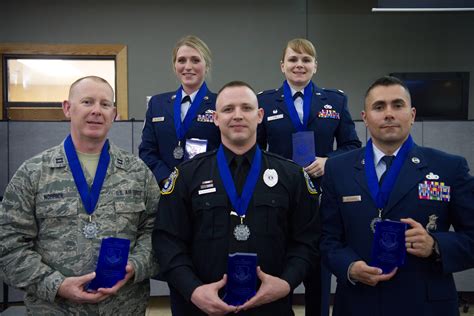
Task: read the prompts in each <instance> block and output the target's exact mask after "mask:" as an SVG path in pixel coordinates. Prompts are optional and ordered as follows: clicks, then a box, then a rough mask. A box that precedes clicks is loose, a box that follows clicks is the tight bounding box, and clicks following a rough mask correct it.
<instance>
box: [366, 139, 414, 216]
mask: <svg viewBox="0 0 474 316" xmlns="http://www.w3.org/2000/svg"><path fill="white" fill-rule="evenodd" d="M413 146H414V142H413V139H412V138H411V135H408V138H407V140H406V141H405V142H404V143H403V145H402V147H401V148H400V150H399V151H398V154H397V156H396V157H395V159H394V160H393V163H392V166H391V167H390V169H389V170H388V171H387V174H386V176H385V178H384V180H383V182H382V185H381V186H380V187H379V183H378V179H377V173H376V172H375V162H374V148H373V144H372V139H369V141H368V142H367V146H366V147H365V167H364V169H365V175H366V177H367V184H368V186H369V190H370V194H371V195H372V199H373V200H374V201H375V205H376V206H377V208H378V209H383V208H384V207H385V206H386V205H387V202H388V199H389V197H390V193H391V192H392V190H393V187H394V185H395V181H396V180H397V177H398V174H399V173H400V170H401V169H402V165H403V163H404V162H405V159H406V158H407V156H408V153H409V152H410V150H411V148H412V147H413Z"/></svg>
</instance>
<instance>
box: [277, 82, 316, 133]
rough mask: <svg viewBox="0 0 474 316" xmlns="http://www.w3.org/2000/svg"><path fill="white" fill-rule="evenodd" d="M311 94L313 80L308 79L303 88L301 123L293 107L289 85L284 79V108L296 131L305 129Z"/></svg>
mask: <svg viewBox="0 0 474 316" xmlns="http://www.w3.org/2000/svg"><path fill="white" fill-rule="evenodd" d="M312 94H313V82H312V81H310V82H309V83H308V84H307V85H306V87H305V88H304V96H303V123H301V121H300V118H299V117H298V112H297V111H296V108H295V102H294V101H293V96H292V95H291V88H290V85H289V84H288V82H287V81H286V80H285V81H284V82H283V95H284V97H285V104H286V108H287V109H288V113H289V115H290V119H291V122H293V126H294V128H295V129H296V131H297V132H303V131H306V130H307V126H308V119H309V109H310V106H311V97H312Z"/></svg>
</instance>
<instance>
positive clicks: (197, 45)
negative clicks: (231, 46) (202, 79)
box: [172, 35, 212, 72]
mask: <svg viewBox="0 0 474 316" xmlns="http://www.w3.org/2000/svg"><path fill="white" fill-rule="evenodd" d="M181 46H189V47H191V48H194V49H195V50H197V51H198V52H199V54H201V56H202V58H204V61H205V62H206V70H207V72H210V70H211V64H212V54H211V50H210V49H209V47H208V46H207V45H206V43H204V41H203V40H201V39H200V38H199V37H197V36H194V35H187V36H185V37H183V38H181V39H180V40H179V41H178V42H177V43H176V45H175V46H174V48H173V58H172V62H173V69H174V64H175V63H176V56H177V54H178V50H179V48H180V47H181Z"/></svg>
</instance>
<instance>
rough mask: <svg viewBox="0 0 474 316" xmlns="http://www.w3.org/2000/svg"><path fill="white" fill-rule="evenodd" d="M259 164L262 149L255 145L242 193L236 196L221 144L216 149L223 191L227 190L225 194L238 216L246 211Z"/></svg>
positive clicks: (258, 172)
mask: <svg viewBox="0 0 474 316" xmlns="http://www.w3.org/2000/svg"><path fill="white" fill-rule="evenodd" d="M261 165H262V151H261V150H260V148H258V146H257V148H256V151H255V155H254V157H253V161H252V165H251V167H250V171H249V173H248V175H247V178H246V179H245V184H244V187H243V190H242V195H241V196H238V195H237V190H236V189H235V184H234V181H233V179H232V175H231V173H230V169H229V166H228V164H227V160H226V158H225V155H224V148H222V145H220V146H219V150H218V151H217V167H218V168H219V174H220V176H221V179H222V182H223V184H224V188H225V191H226V192H227V196H228V197H229V200H230V202H231V204H232V206H233V207H234V210H235V211H236V212H237V214H238V215H239V216H240V217H244V216H245V213H247V208H248V206H249V203H250V199H251V198H252V195H253V192H254V190H255V186H256V184H257V181H258V175H259V174H260V168H261Z"/></svg>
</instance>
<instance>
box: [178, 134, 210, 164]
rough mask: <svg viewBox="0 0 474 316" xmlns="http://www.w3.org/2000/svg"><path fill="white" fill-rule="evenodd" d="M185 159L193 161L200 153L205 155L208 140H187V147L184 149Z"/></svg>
mask: <svg viewBox="0 0 474 316" xmlns="http://www.w3.org/2000/svg"><path fill="white" fill-rule="evenodd" d="M184 149H185V150H184V159H185V160H188V159H192V158H194V156H196V155H197V154H200V153H204V152H206V150H207V139H199V138H191V139H187V140H186V146H185V148H184Z"/></svg>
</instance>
